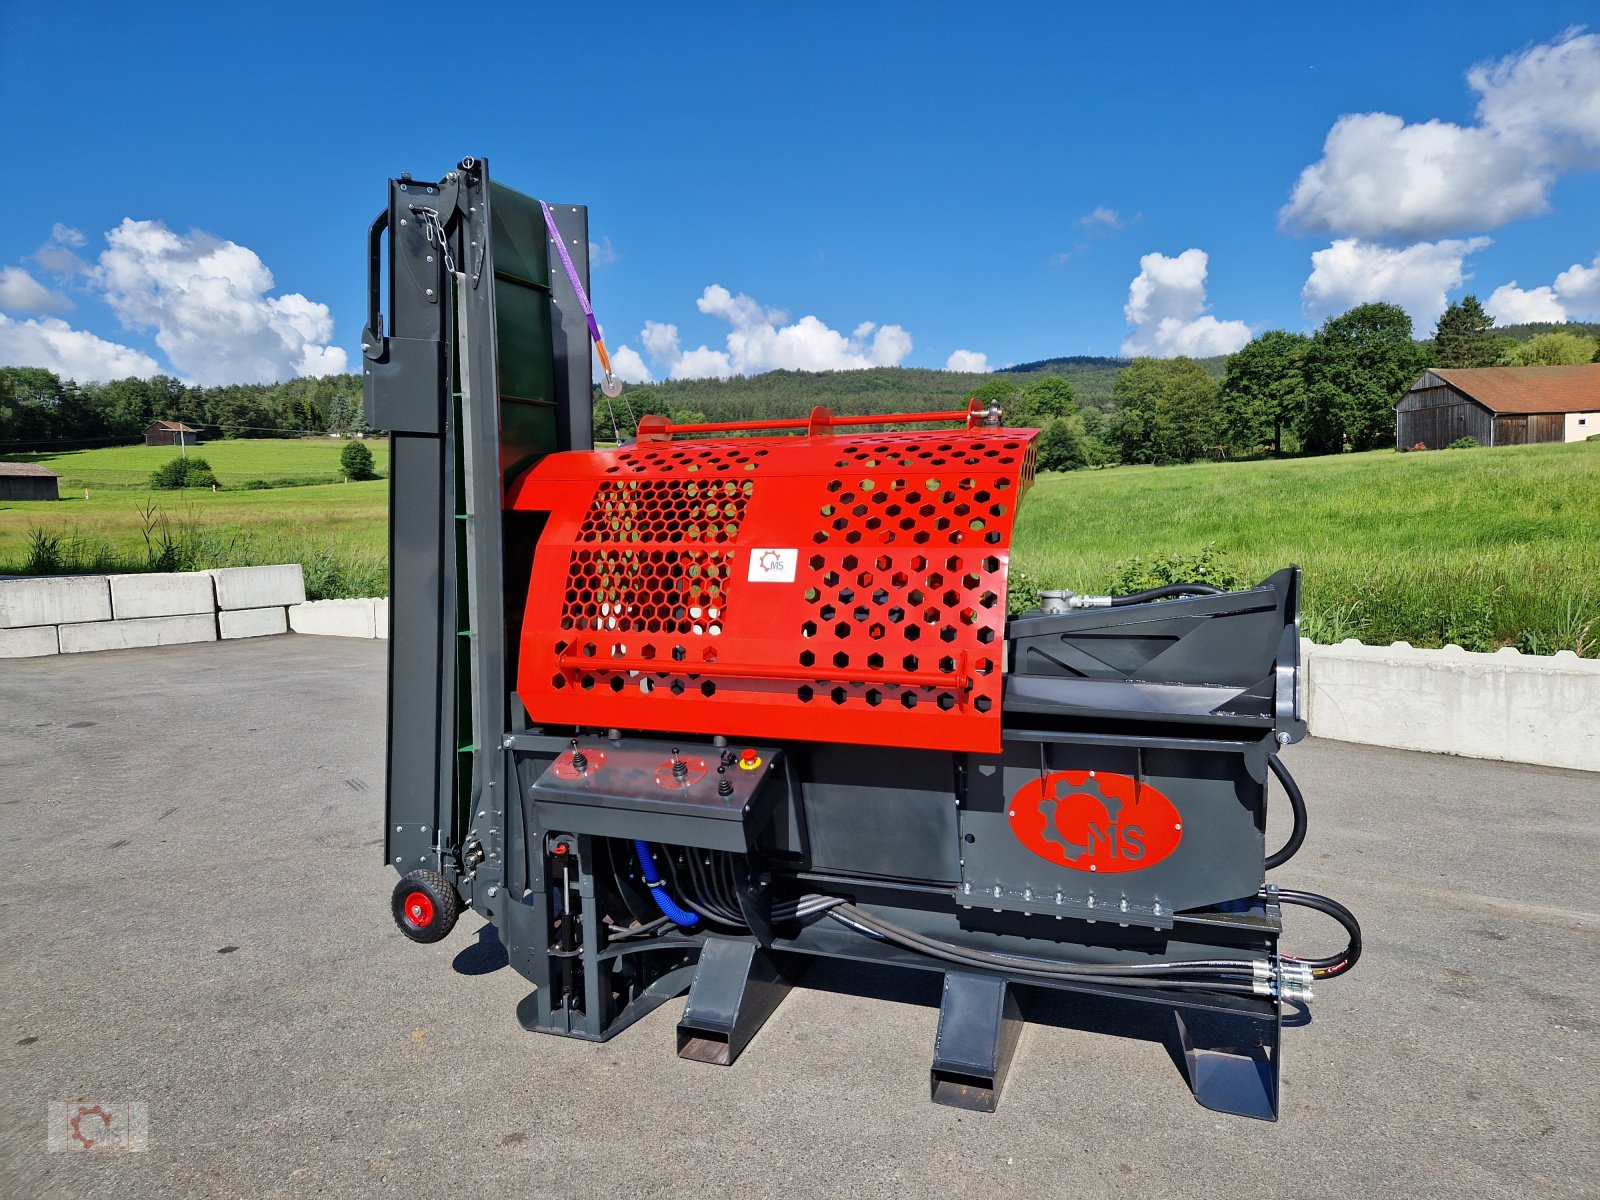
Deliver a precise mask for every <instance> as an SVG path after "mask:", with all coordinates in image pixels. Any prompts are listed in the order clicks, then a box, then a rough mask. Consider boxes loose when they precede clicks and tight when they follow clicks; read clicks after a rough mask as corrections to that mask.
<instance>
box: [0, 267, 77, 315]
mask: <svg viewBox="0 0 1600 1200" xmlns="http://www.w3.org/2000/svg"><path fill="white" fill-rule="evenodd" d="M71 307H72V301H71V300H69V299H67V297H65V296H63V295H62V294H61V293H60V292H53V291H51V290H50V289H49V288H47V287H45V285H44V284H42V283H40V282H39V281H38V280H37V279H35V278H34V277H33V276H32V275H30V274H29V273H28V272H27V271H24V270H23V269H22V268H21V267H0V309H4V310H6V311H7V312H21V313H42V312H63V311H65V310H66V309H69V308H71Z"/></svg>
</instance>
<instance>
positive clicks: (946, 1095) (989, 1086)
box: [932, 971, 1022, 1112]
mask: <svg viewBox="0 0 1600 1200" xmlns="http://www.w3.org/2000/svg"><path fill="white" fill-rule="evenodd" d="M1021 1034H1022V1014H1021V1013H1020V1012H1019V1011H1018V1009H1017V1000H1016V997H1015V996H1013V995H1012V994H1011V989H1010V985H1009V984H1007V983H1006V981H1005V980H1004V979H997V978H995V977H994V976H990V975H969V974H966V973H965V972H962V971H951V972H949V973H948V974H946V975H945V977H944V996H943V999H942V1000H941V1001H940V1003H939V1033H938V1036H937V1037H936V1038H935V1039H934V1043H933V1072H932V1083H933V1101H934V1103H935V1104H949V1105H951V1106H953V1107H955V1108H970V1109H973V1110H975V1111H977V1112H993V1111H994V1110H995V1106H996V1105H998V1104H999V1102H1000V1089H1001V1087H1002V1086H1004V1084H1005V1079H1006V1072H1007V1071H1008V1070H1009V1069H1010V1067H1011V1056H1012V1055H1013V1054H1014V1053H1015V1052H1016V1049H1017V1038H1018V1037H1020V1036H1021Z"/></svg>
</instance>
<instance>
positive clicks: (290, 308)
mask: <svg viewBox="0 0 1600 1200" xmlns="http://www.w3.org/2000/svg"><path fill="white" fill-rule="evenodd" d="M455 11H456V12H457V13H459V14H461V15H459V16H451V15H449V14H450V12H451V10H450V9H449V8H446V7H438V6H435V7H426V8H423V7H418V6H409V5H406V6H402V5H387V6H367V5H358V4H327V3H324V4H319V5H310V4H300V3H294V2H284V3H278V4H275V5H271V6H256V7H252V8H248V9H226V8H219V7H217V6H215V5H199V4H183V3H171V4H163V5H160V6H156V7H155V8H151V7H149V6H144V7H141V6H130V5H121V4H118V5H111V4H94V3H80V4H75V5H70V6H65V5H40V4H24V3H18V2H15V0H0V88H3V89H4V101H5V111H6V112H7V114H8V116H9V118H10V119H9V120H8V121H7V128H6V134H5V145H6V148H7V150H8V153H7V156H6V157H7V161H8V162H9V164H10V166H11V175H12V180H13V182H12V184H11V186H10V187H8V188H7V189H6V192H5V194H4V198H3V200H0V204H3V206H4V209H5V211H4V219H3V220H0V362H4V363H14V362H20V361H23V360H25V359H26V360H29V361H31V362H34V363H36V365H47V366H54V367H56V368H57V369H58V370H61V371H62V372H63V373H64V374H75V375H77V376H78V377H79V378H87V377H95V376H97V375H99V376H104V375H106V374H125V373H130V371H131V372H132V373H144V372H145V371H146V370H147V369H148V368H149V366H150V365H152V364H153V365H154V366H155V367H157V368H159V369H162V370H167V371H171V372H172V373H174V374H178V375H180V376H182V377H185V378H189V379H193V380H196V381H199V382H222V381H228V380H238V381H243V380H245V379H250V378H270V377H275V376H280V375H281V376H287V375H293V374H297V373H314V372H318V371H326V370H330V369H336V368H337V367H338V366H339V365H340V362H341V358H345V359H347V360H348V361H349V362H354V358H355V353H354V352H355V350H356V348H357V344H358V341H359V333H360V323H361V304H362V300H361V295H362V287H363V278H362V273H363V262H362V246H363V238H364V234H365V229H366V225H367V223H368V222H369V221H370V219H371V217H372V215H373V214H374V213H375V212H376V210H377V209H378V207H379V206H380V205H381V203H382V201H383V181H384V179H386V178H387V177H388V176H390V175H394V174H398V173H399V172H401V171H406V170H409V171H411V172H413V173H414V174H416V175H418V176H419V177H420V176H437V175H438V174H440V173H442V172H443V171H445V170H447V169H448V168H449V167H450V166H451V165H453V164H454V163H455V161H456V160H457V159H459V158H460V156H461V155H463V154H466V153H472V154H476V155H480V156H487V157H488V159H489V160H490V163H491V167H492V169H493V171H494V173H495V175H496V176H497V177H498V178H500V179H501V180H503V181H505V182H507V183H509V184H511V185H512V186H515V187H518V188H520V189H521V190H523V191H527V192H530V193H532V194H534V195H538V196H542V197H544V198H547V199H550V200H559V201H577V202H583V203H587V204H588V205H589V206H590V219H591V228H592V232H593V234H594V236H595V239H596V241H597V242H598V243H599V244H600V245H601V246H602V247H604V248H605V249H604V252H603V254H602V255H601V261H599V262H597V264H596V266H595V269H594V287H593V290H594V299H595V305H596V310H597V313H598V315H599V317H600V319H601V321H602V323H603V324H604V326H605V328H606V335H607V341H608V343H609V344H610V345H611V347H612V348H613V350H618V349H619V348H620V347H626V348H627V352H626V353H619V362H621V363H625V364H627V370H628V373H630V374H633V375H634V376H636V377H642V376H643V374H644V373H645V372H648V373H649V374H650V375H651V377H653V378H664V377H667V376H669V375H673V374H677V375H692V374H701V373H715V374H720V373H725V372H727V371H729V370H736V371H737V370H743V371H755V370H761V369H766V368H768V367H771V366H784V365H792V366H847V365H861V364H865V363H870V362H894V363H902V364H904V365H910V366H928V367H943V366H946V365H947V364H948V363H951V362H952V358H951V356H952V355H953V354H955V353H956V352H958V351H965V352H967V353H968V354H969V355H973V356H978V355H981V356H982V358H981V359H978V358H975V357H974V358H966V359H963V358H957V359H955V360H953V361H954V362H955V363H957V364H960V363H962V362H970V363H978V362H983V363H986V364H987V365H988V366H989V367H997V366H1001V365H1004V364H1006V363H1011V362H1019V361H1027V360H1031V359H1038V358H1044V357H1050V356H1054V355H1063V354H1118V353H1122V352H1150V353H1157V354H1172V353H1178V352H1185V351H1187V352H1190V353H1204V352H1218V351H1222V350H1226V349H1230V348H1233V347H1234V346H1236V345H1237V344H1239V343H1240V342H1241V341H1242V340H1244V339H1245V338H1248V337H1249V336H1250V334H1251V333H1252V332H1259V331H1261V330H1263V329H1267V328H1289V329H1308V328H1314V327H1315V325H1316V324H1318V323H1320V321H1321V319H1322V318H1323V317H1324V316H1326V315H1327V314H1328V313H1330V312H1335V311H1340V310H1342V309H1343V308H1344V307H1348V306H1349V305H1350V304H1353V303H1357V302H1359V301H1361V300H1364V299H1372V298H1383V299H1393V300H1395V301H1397V302H1400V303H1403V304H1405V305H1406V307H1408V309H1410V310H1411V311H1412V312H1413V314H1414V316H1415V317H1416V318H1417V320H1418V324H1419V331H1421V332H1425V331H1427V330H1428V329H1431V326H1432V321H1433V318H1434V316H1436V314H1437V311H1438V308H1439V307H1440V306H1442V303H1443V301H1444V299H1445V298H1446V297H1449V298H1456V297H1459V296H1460V295H1462V294H1464V293H1465V292H1467V291H1473V292H1475V293H1476V294H1477V295H1478V296H1479V297H1480V298H1482V299H1485V300H1486V301H1487V300H1488V299H1489V298H1490V296H1491V295H1492V294H1495V293H1497V292H1498V293H1499V297H1500V298H1499V300H1498V301H1497V302H1496V305H1495V307H1496V308H1497V309H1498V311H1499V312H1500V313H1501V316H1502V319H1503V320H1505V319H1514V318H1517V317H1523V318H1526V317H1534V316H1552V315H1564V316H1566V317H1569V318H1571V319H1595V318H1597V317H1600V262H1597V256H1600V171H1597V169H1596V168H1597V167H1600V35H1596V34H1595V33H1593V32H1590V33H1585V32H1583V31H1582V30H1581V26H1582V25H1583V23H1584V22H1585V21H1588V22H1591V23H1593V24H1595V25H1597V26H1600V20H1596V17H1597V15H1600V14H1597V13H1596V10H1595V9H1594V6H1593V3H1592V0H1591V2H1590V3H1585V4H1579V3H1570V4H1569V3H1541V4H1536V5H1507V4H1505V3H1504V2H1503V0H1500V2H1498V3H1495V4H1478V3H1454V4H1449V5H1442V4H1440V5H1431V4H1430V5H1421V4H1417V5H1405V4H1394V3H1392V2H1390V3H1386V4H1382V5H1366V4H1344V5H1340V6H1338V7H1337V8H1332V9H1330V8H1327V7H1325V6H1287V5H1281V6H1267V5H1249V6H1245V5H1196V4H1192V3H1187V4H1144V5H1122V6H1100V7H1097V8H1095V9H1093V10H1090V9H1087V8H1079V7H1078V6H1069V5H1063V4H1044V5H1009V6H999V5H996V6H989V7H986V8H978V9H975V8H974V7H973V6H971V5H960V6H957V5H953V4H952V5H943V4H924V5H892V6H890V5H873V4H863V3H856V4H838V5H835V4H827V3H822V4H813V5H809V6H805V7H804V8H802V9H787V8H785V9H769V8H766V7H764V6H753V5H743V6H731V5H729V6H718V7H717V8H716V9H715V10H713V9H711V8H710V7H709V6H707V7H704V8H702V7H701V6H682V5H562V6H546V5H527V4H523V5H510V4H498V3H487V4H480V5H462V6H459V7H458V8H457V9H456V10H455ZM235 14H239V15H235ZM1475 69H1476V73H1475V74H1471V75H1470V78H1469V73H1472V72H1474V70H1475ZM1367 114H1390V116H1389V117H1388V118H1383V117H1377V116H1369V115H1367ZM1334 131H1336V132H1337V136H1336V138H1335V140H1334V141H1332V142H1328V144H1327V146H1326V148H1325V141H1327V140H1328V139H1329V137H1330V132H1334ZM1308 168H1310V169H1311V173H1310V175H1307V176H1303V175H1302V173H1303V172H1306V171H1307V170H1308ZM1297 183H1298V190H1297ZM1096 214H1098V215H1096ZM108 235H109V237H108ZM1313 255H1317V256H1319V257H1318V258H1316V259H1314V258H1313ZM1151 256H1157V257H1151ZM1513 283H1514V284H1515V285H1516V286H1515V287H1512V286H1511V285H1513ZM804 318H811V319H810V320H809V321H806V320H804ZM867 323H870V327H868V324H867ZM341 352H343V355H341Z"/></svg>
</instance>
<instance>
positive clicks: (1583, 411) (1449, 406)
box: [1394, 363, 1600, 450]
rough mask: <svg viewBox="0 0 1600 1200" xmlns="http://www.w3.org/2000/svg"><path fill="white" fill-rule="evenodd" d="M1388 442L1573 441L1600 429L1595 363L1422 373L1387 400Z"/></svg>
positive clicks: (1434, 446)
mask: <svg viewBox="0 0 1600 1200" xmlns="http://www.w3.org/2000/svg"><path fill="white" fill-rule="evenodd" d="M1394 428H1395V445H1397V446H1400V447H1403V448H1406V449H1409V448H1411V447H1412V446H1416V445H1418V444H1421V445H1423V446H1425V447H1427V448H1428V449H1429V450H1441V449H1443V448H1444V447H1446V446H1448V445H1449V444H1450V443H1451V442H1454V441H1456V440H1458V439H1460V438H1464V437H1473V438H1477V439H1478V441H1479V442H1480V443H1481V444H1483V445H1485V446H1524V445H1528V444H1530V443H1533V442H1581V441H1583V440H1584V439H1585V438H1587V437H1589V436H1591V435H1592V434H1596V433H1600V363H1586V364H1584V365H1583V366H1577V367H1473V368H1470V369H1468V368H1463V369H1460V370H1454V369H1445V368H1436V369H1434V370H1431V371H1424V372H1423V373H1422V378H1420V379H1418V380H1417V381H1416V383H1414V384H1412V385H1411V390H1410V391H1409V392H1407V393H1406V394H1405V395H1404V396H1402V397H1400V402H1399V403H1398V404H1396V405H1395V406H1394Z"/></svg>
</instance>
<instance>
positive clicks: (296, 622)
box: [289, 600, 377, 638]
mask: <svg viewBox="0 0 1600 1200" xmlns="http://www.w3.org/2000/svg"><path fill="white" fill-rule="evenodd" d="M376 603H377V602H376V601H373V600H312V601H310V602H309V603H306V604H294V605H290V607H289V628H290V629H292V630H294V632H296V633H311V634H320V635H323V636H325V637H355V638H370V637H373V636H375V624H374V618H373V607H374V605H375V604H376Z"/></svg>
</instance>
